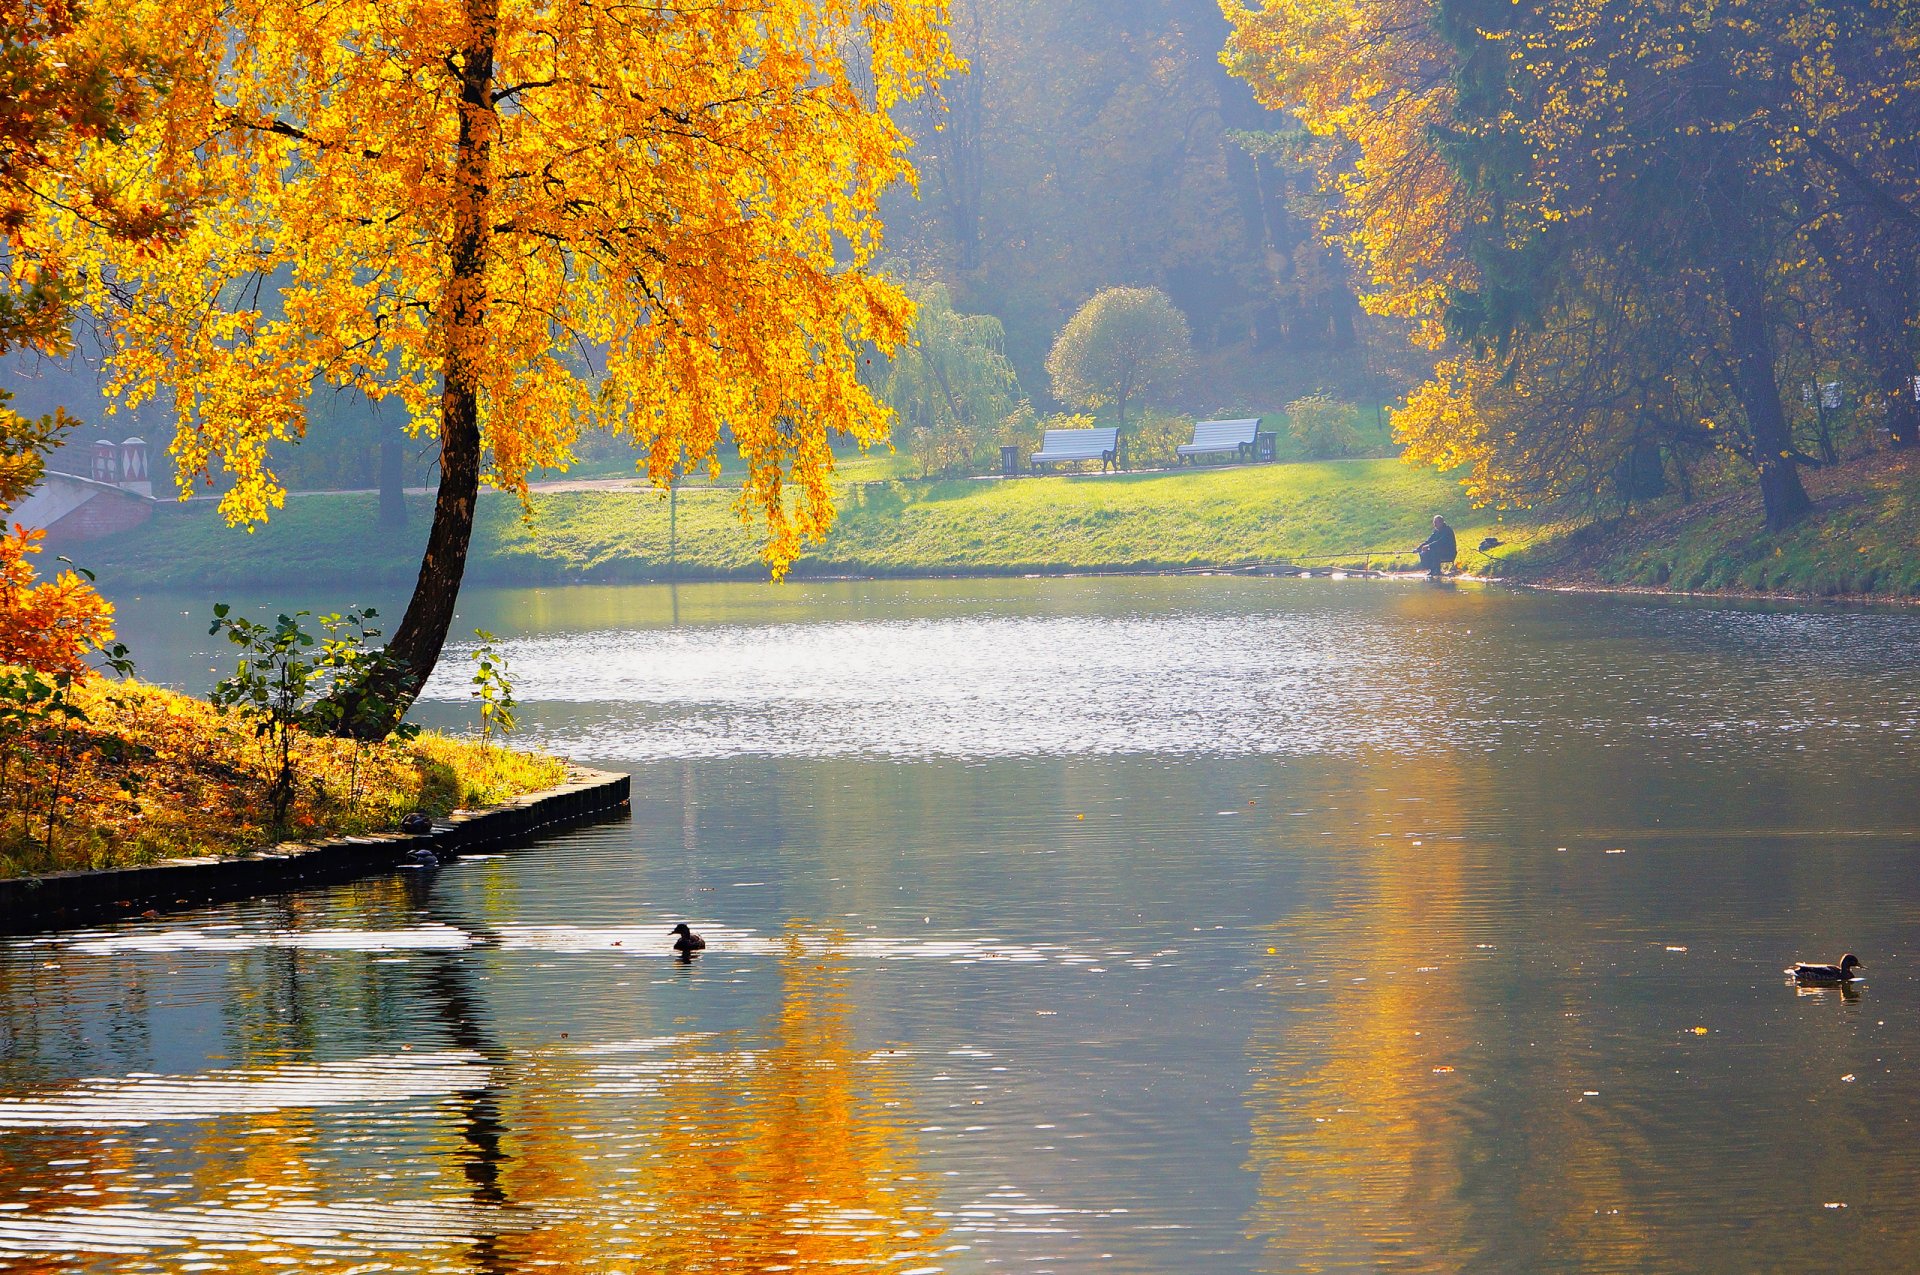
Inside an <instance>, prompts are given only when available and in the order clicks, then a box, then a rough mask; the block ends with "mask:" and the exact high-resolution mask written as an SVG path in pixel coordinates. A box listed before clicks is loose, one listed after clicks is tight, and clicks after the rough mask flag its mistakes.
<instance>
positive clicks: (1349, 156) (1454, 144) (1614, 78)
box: [1226, 0, 1920, 527]
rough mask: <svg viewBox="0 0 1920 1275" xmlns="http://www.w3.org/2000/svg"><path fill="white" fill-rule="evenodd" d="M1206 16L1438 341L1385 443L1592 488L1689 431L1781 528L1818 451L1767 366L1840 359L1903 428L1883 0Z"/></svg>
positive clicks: (1250, 11) (1529, 3) (1346, 236)
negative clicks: (1312, 157) (1225, 20)
mask: <svg viewBox="0 0 1920 1275" xmlns="http://www.w3.org/2000/svg"><path fill="white" fill-rule="evenodd" d="M1229 16H1230V18H1231V20H1232V22H1233V24H1234V28H1235V30H1234V36H1233V39H1232V41H1231V42H1230V43H1229V46H1228V50H1227V55H1226V56H1227V58H1228V60H1229V62H1230V63H1231V65H1232V66H1233V67H1234V68H1235V70H1236V71H1237V72H1238V73H1239V74H1241V75H1243V76H1245V77H1246V78H1247V79H1248V81H1249V83H1251V84H1252V85H1253V86H1254V87H1255V89H1256V91H1257V92H1259V93H1260V94H1261V96H1262V98H1263V100H1265V101H1267V102H1268V103H1269V104H1270V105H1286V106H1288V107H1290V108H1292V109H1294V110H1296V111H1298V112H1299V114H1300V116H1301V118H1302V120H1303V121H1304V122H1305V123H1306V125H1307V127H1308V128H1309V129H1311V130H1313V131H1314V132H1316V133H1317V134H1319V135H1322V136H1324V137H1327V138H1329V139H1331V140H1332V141H1333V142H1334V143H1335V145H1334V146H1332V147H1330V148H1329V150H1328V151H1327V152H1326V166H1325V169H1324V173H1323V175H1324V179H1325V181H1326V183H1327V184H1328V186H1329V187H1330V188H1331V189H1333V190H1335V191H1336V192H1337V193H1338V194H1339V196H1340V204H1339V206H1338V208H1337V209H1336V210H1335V212H1334V213H1333V215H1332V216H1331V218H1330V220H1329V225H1328V229H1329V231H1330V232H1332V233H1334V234H1336V235H1337V236H1338V237H1339V238H1340V240H1341V242H1343V243H1344V244H1345V245H1346V246H1347V247H1348V248H1349V249H1350V250H1351V251H1352V252H1353V253H1354V254H1355V255H1356V256H1357V257H1358V258H1359V259H1360V260H1361V261H1362V262H1363V264H1364V266H1365V268H1366V270H1367V273H1368V275H1369V278H1370V281H1371V287H1370V291H1369V295H1368V297H1367V304H1368V305H1369V306H1370V307H1372V308H1373V309H1375V310H1376V311H1378V312H1382V313H1390V314H1396V315H1400V316H1403V317H1405V318H1407V319H1409V320H1411V321H1412V322H1414V323H1415V324H1416V325H1417V330H1418V332H1419V333H1420V335H1421V336H1422V337H1423V338H1424V339H1425V340H1427V341H1428V342H1429V343H1430V344H1432V345H1434V346H1435V347H1438V348H1443V349H1444V351H1445V357H1444V359H1443V361H1442V363H1441V365H1440V369H1439V372H1438V374H1437V375H1436V376H1435V378H1434V379H1433V380H1432V381H1431V382H1430V383H1429V384H1428V385H1426V386H1425V387H1424V388H1422V389H1421V390H1420V391H1419V392H1418V393H1416V394H1415V395H1414V396H1413V398H1412V400H1411V401H1410V402H1409V404H1408V407H1407V409H1406V410H1405V411H1403V412H1400V413H1397V414H1396V416H1395V424H1396V427H1397V429H1398V430H1399V432H1400V434H1401V436H1402V438H1403V439H1404V440H1405V441H1406V442H1407V444H1408V448H1409V454H1410V456H1412V457H1414V458H1416V459H1421V460H1428V461H1432V462H1433V463H1435V464H1438V465H1441V466H1453V465H1457V464H1463V463H1464V464H1468V465H1470V466H1471V475H1472V476H1471V479H1470V483H1471V486H1472V488H1473V490H1474V493H1475V495H1476V496H1477V497H1478V498H1480V499H1482V500H1490V501H1521V502H1528V501H1533V500H1537V499H1541V498H1553V497H1557V496H1561V495H1566V494H1569V493H1578V492H1588V493H1591V492H1592V491H1594V490H1595V489H1596V486H1597V485H1598V479H1599V477H1600V476H1603V475H1606V474H1608V473H1610V472H1613V471H1614V470H1615V469H1616V468H1617V467H1618V465H1619V463H1620V462H1621V460H1622V459H1623V458H1624V457H1627V456H1629V455H1632V454H1634V453H1636V452H1639V451H1642V450H1644V449H1645V448H1647V447H1656V448H1660V449H1664V450H1666V451H1667V452H1668V453H1669V455H1670V456H1672V457H1673V459H1674V461H1675V463H1676V464H1679V463H1682V461H1683V458H1684V457H1685V456H1686V455H1688V454H1692V455H1696V456H1697V455H1699V454H1702V453H1705V452H1710V451H1717V452H1720V453H1722V454H1725V455H1729V456H1734V457H1738V458H1739V459H1740V460H1741V461H1742V462H1744V464H1745V465H1746V466H1748V467H1749V469H1750V472H1751V473H1753V474H1754V475H1755V476H1756V478H1757V480H1758V483H1759V486H1760V489H1761V492H1762V495H1763V496H1764V497H1765V503H1766V510H1767V519H1768V522H1769V524H1770V525H1772V526H1775V527H1778V526H1782V525H1785V524H1786V523H1788V522H1791V521H1793V520H1794V519H1796V518H1798V517H1799V516H1800V515H1801V514H1803V513H1804V512H1805V511H1806V510H1807V509H1808V508H1809V502H1808V500H1807V496H1806V493H1805V490H1804V489H1803V487H1802V486H1801V482H1800V477H1799V472H1798V471H1799V468H1800V467H1801V466H1802V465H1805V464H1809V463H1820V458H1818V457H1815V456H1812V455H1811V454H1809V452H1808V450H1807V447H1808V442H1807V440H1806V438H1805V436H1804V430H1802V432H1801V433H1798V434H1797V433H1796V424H1795V421H1794V419H1793V416H1792V413H1791V411H1790V409H1789V407H1788V405H1787V401H1786V396H1784V395H1783V394H1782V393H1781V382H1782V380H1783V378H1784V377H1786V376H1788V375H1790V374H1791V373H1790V371H1789V369H1790V368H1791V367H1793V366H1796V365H1797V364H1796V361H1798V365H1803V364H1805V363H1806V362H1807V360H1809V359H1813V360H1816V361H1817V360H1819V359H1821V358H1828V357H1838V358H1842V359H1845V360H1848V361H1849V362H1851V363H1853V364H1855V365H1856V366H1858V367H1859V369H1860V371H1861V374H1862V377H1863V379H1867V380H1872V381H1874V382H1877V384H1878V385H1879V386H1880V392H1879V393H1877V394H1876V395H1875V396H1874V399H1873V402H1872V405H1871V406H1872V408H1873V411H1874V413H1875V414H1876V416H1877V417H1878V418H1879V419H1880V420H1882V421H1883V422H1884V424H1885V427H1886V428H1887V429H1888V430H1889V431H1890V432H1891V433H1892V436H1893V438H1894V439H1895V440H1896V441H1901V442H1904V441H1911V439H1912V438H1913V437H1914V434H1915V423H1914V420H1913V410H1912V406H1911V391H1912V384H1913V382H1912V379H1911V376H1912V372H1913V370H1914V367H1913V356H1912V347H1911V336H1910V333H1911V326H1910V325H1911V323H1912V320H1913V318H1914V317H1915V314H1914V306H1913V296H1914V292H1913V286H1912V279H1913V270H1914V248H1915V244H1916V240H1915V238H1914V237H1913V234H1912V230H1913V226H1914V224H1915V223H1914V213H1913V211H1912V210H1913V209H1914V208H1915V207H1916V206H1920V205H1916V203H1915V202H1914V196H1915V194H1916V187H1915V174H1914V170H1913V168H1912V165H1911V164H1906V165H1904V166H1903V165H1902V164H1901V163H1900V162H1899V161H1898V160H1896V159H1895V158H1894V156H1895V155H1896V154H1897V153H1899V152H1900V148H1901V147H1902V146H1909V147H1910V146H1911V144H1912V142H1913V139H1914V138H1915V136H1916V131H1915V119H1914V111H1915V105H1916V101H1920V98H1916V94H1915V91H1914V90H1915V88H1916V83H1915V72H1914V70H1913V65H1914V62H1913V57H1912V52H1913V50H1914V47H1915V40H1916V37H1917V35H1920V33H1917V32H1916V31H1915V29H1914V28H1913V26H1912V23H1911V21H1910V18H1908V17H1907V16H1906V13H1905V9H1904V7H1903V6H1902V5H1901V4H1899V3H1898V2H1897V0H1869V2H1868V3H1863V4H1844V5H1842V4H1834V3H1828V2H1827V0H1790V2H1789V3H1779V2H1777V0H1729V2H1728V3H1724V4H1718V5H1714V6H1711V7H1707V8H1703V7H1701V6H1698V5H1693V4H1689V3H1685V2H1684V0H1649V2H1646V3H1635V2H1631V0H1517V2H1508V0H1502V2H1500V3H1495V2H1494V0H1356V2H1355V3H1347V4H1340V5H1320V4H1303V3H1295V2H1293V0H1268V2H1267V3H1264V4H1261V5H1259V6H1252V5H1242V4H1233V5H1231V6H1230V7H1229ZM1908 153H1909V154H1910V151H1909V152H1908ZM1849 274H1851V275H1853V276H1856V277H1859V278H1860V279H1861V283H1860V285H1859V286H1858V287H1857V288H1853V289H1836V288H1835V286H1834V285H1835V281H1836V280H1838V279H1842V278H1844V277H1847V276H1848V275H1849ZM1869 281H1872V282H1869ZM1843 294H1851V297H1852V298H1853V299H1852V301H1851V302H1848V301H1841V300H1839V299H1838V298H1839V297H1840V296H1841V295H1843ZM1816 342H1819V343H1824V344H1825V346H1826V347H1827V348H1826V349H1824V350H1815V349H1813V348H1812V347H1813V345H1814V344H1815V343H1816Z"/></svg>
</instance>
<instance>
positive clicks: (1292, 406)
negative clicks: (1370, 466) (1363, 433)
mask: <svg viewBox="0 0 1920 1275" xmlns="http://www.w3.org/2000/svg"><path fill="white" fill-rule="evenodd" d="M1353 416H1354V413H1353V404H1351V403H1342V402H1340V401H1339V400H1338V399H1336V398H1334V397H1333V396H1332V395H1329V394H1309V395H1307V396H1306V397H1305V398H1298V399H1295V400H1294V401H1293V402H1291V403H1289V404H1287V428H1288V429H1289V430H1290V431H1291V432H1292V434H1293V438H1294V441H1295V442H1296V443H1298V444H1299V446H1300V450H1301V453H1302V454H1303V455H1305V456H1308V457H1310V458H1312V459H1314V460H1335V459H1338V458H1339V457H1342V456H1351V455H1353V454H1354V453H1355V452H1357V451H1359V450H1360V449H1361V447H1362V446H1364V442H1363V440H1362V439H1361V437H1360V431H1359V429H1358V428H1357V427H1356V426H1355V425H1354V420H1353Z"/></svg>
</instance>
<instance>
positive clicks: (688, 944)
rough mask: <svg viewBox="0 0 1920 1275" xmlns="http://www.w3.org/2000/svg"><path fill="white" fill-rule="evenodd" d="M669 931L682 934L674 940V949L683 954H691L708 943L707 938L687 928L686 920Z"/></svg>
mask: <svg viewBox="0 0 1920 1275" xmlns="http://www.w3.org/2000/svg"><path fill="white" fill-rule="evenodd" d="M667 933H669V934H678V935H679V936H680V937H679V938H677V939H675V940H674V941H673V950H674V951H676V952H678V953H680V955H682V956H691V955H693V954H694V953H695V952H698V951H700V950H701V949H702V948H704V947H706V945H707V941H706V940H705V939H703V938H701V937H700V936H699V935H698V934H695V933H694V932H693V931H692V930H689V929H688V928H687V923H686V922H685V921H682V922H680V924H678V925H676V926H674V927H673V928H672V929H671V930H668V931H667Z"/></svg>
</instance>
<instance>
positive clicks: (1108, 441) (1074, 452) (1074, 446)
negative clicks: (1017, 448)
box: [1027, 429, 1127, 474]
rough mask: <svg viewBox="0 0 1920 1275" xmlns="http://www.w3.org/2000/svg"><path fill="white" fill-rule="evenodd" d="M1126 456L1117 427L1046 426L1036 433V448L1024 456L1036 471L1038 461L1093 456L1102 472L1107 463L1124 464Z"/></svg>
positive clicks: (1048, 462)
mask: <svg viewBox="0 0 1920 1275" xmlns="http://www.w3.org/2000/svg"><path fill="white" fill-rule="evenodd" d="M1126 459H1127V453H1126V451H1125V449H1123V448H1122V447H1121V445H1120V431H1119V430H1118V429H1050V430H1048V431H1047V432H1046V433H1044V434H1042V435H1041V436H1040V450H1039V451H1037V452H1035V453H1034V454H1033V455H1032V456H1029V457H1028V458H1027V460H1028V463H1029V464H1031V465H1032V466H1033V472H1034V473H1036V474H1037V473H1039V472H1040V466H1042V465H1053V464H1065V463H1066V462H1067V461H1071V460H1097V461H1099V462H1100V472H1101V473H1103V474H1104V473H1106V472H1107V466H1108V465H1112V466H1113V467H1114V469H1115V470H1119V469H1123V468H1125V466H1126Z"/></svg>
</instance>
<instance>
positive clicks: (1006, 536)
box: [74, 460, 1513, 589]
mask: <svg viewBox="0 0 1920 1275" xmlns="http://www.w3.org/2000/svg"><path fill="white" fill-rule="evenodd" d="M733 501H734V493H733V492H731V491H721V490H713V489H691V490H687V491H683V492H681V493H680V494H679V496H678V497H677V498H676V499H675V500H674V501H673V502H672V504H671V507H670V505H669V501H668V500H667V498H666V497H665V496H664V495H662V494H661V493H658V492H655V491H651V490H647V489H640V488H618V489H596V490H564V491H542V492H538V493H536V494H535V496H534V502H533V511H532V516H531V518H523V517H522V514H521V510H520V508H519V506H518V505H517V504H516V503H515V502H514V501H512V500H511V499H509V498H506V497H502V496H500V495H498V494H495V493H490V494H488V495H487V496H486V497H484V498H483V499H482V501H481V506H480V511H479V517H478V519H477V522H476V527H475V533H474V544H473V552H472V557H471V559H470V562H469V568H468V579H469V580H470V581H472V582H474V583H489V584H548V583H565V582H574V581H642V580H659V579H668V578H678V579H726V578H758V577H762V576H764V575H765V573H766V568H765V566H764V565H763V564H762V563H761V561H760V559H759V556H758V545H757V543H756V542H755V540H754V538H753V536H752V534H751V533H750V531H749V530H748V529H747V528H744V527H742V526H741V524H740V522H739V521H738V519H737V518H736V517H735V515H734V511H733ZM409 512H410V519H409V523H408V527H407V529H406V530H404V531H402V532H397V533H395V532H386V531H381V530H380V529H378V528H377V527H376V526H375V523H374V516H375V501H374V497H373V496H371V495H360V494H342V495H302V496H295V497H292V498H290V499H289V500H288V502H287V507H286V508H285V509H283V510H281V511H280V512H279V513H277V514H275V515H274V518H273V521H272V522H270V523H268V524H267V525H266V526H264V527H261V528H259V529H257V530H256V531H254V532H252V533H247V532H242V531H236V530H233V529H230V528H228V527H226V526H224V525H223V524H222V523H221V522H220V520H219V519H218V517H217V516H216V515H215V513H214V511H213V509H212V508H211V506H210V505H209V504H205V503H200V502H196V503H194V504H190V505H185V506H178V507H165V508H163V509H162V510H161V511H160V515H159V516H158V517H157V518H156V519H155V520H154V521H153V523H151V524H149V526H147V527H144V528H141V529H140V530H138V531H136V532H132V533H129V534H126V535H123V536H119V537H116V538H114V539H112V540H107V541H101V542H98V543H96V544H93V545H89V546H86V547H85V549H84V550H83V551H81V552H79V553H77V554H75V555H74V556H75V557H77V558H78V559H80V560H81V561H82V562H83V563H84V564H85V565H87V566H90V567H93V568H94V569H95V570H97V571H99V572H100V573H101V576H102V579H103V580H104V581H106V582H107V583H109V584H110V585H112V586H114V587H119V588H125V587H147V588H189V589H214V588H242V587H270V586H274V585H280V584H284V583H285V582H286V581H287V580H288V579H289V578H298V579H301V580H305V581H311V582H317V583H319V582H329V581H347V582H356V583H357V582H371V583H389V584H406V583H410V582H411V581H412V579H413V577H414V575H415V574H416V573H417V572H418V570H419V552H420V548H421V545H422V544H423V543H424V540H425V536H426V521H427V517H428V515H429V507H428V502H427V500H426V498H424V497H420V498H415V499H414V500H412V501H411V502H410V510H409ZM1435 513H1445V514H1446V515H1448V517H1449V518H1450V519H1451V520H1452V521H1453V522H1454V525H1455V526H1456V527H1457V528H1459V529H1460V539H1461V542H1462V544H1463V545H1471V544H1474V543H1476V542H1477V541H1478V539H1479V538H1480V536H1481V535H1482V534H1484V533H1485V532H1486V531H1487V530H1488V528H1489V525H1490V524H1491V522H1492V518H1491V516H1490V515H1486V514H1472V513H1470V511H1468V510H1467V508H1466V502H1465V500H1464V499H1463V498H1462V496H1461V493H1460V489H1459V487H1458V486H1457V485H1456V484H1454V483H1453V482H1452V481H1450V480H1448V479H1446V478H1444V477H1442V476H1440V475H1437V474H1434V473H1432V472H1430V471H1426V470H1417V469H1412V468H1409V467H1408V466H1406V465H1403V464H1401V463H1400V462H1398V461H1392V460H1370V461H1336V462H1326V463H1320V464H1298V465H1255V466H1242V467H1222V468H1216V469H1202V470H1198V471H1195V470H1186V471H1174V472H1165V473H1149V474H1123V475H1110V476H1101V475H1093V474H1088V475H1060V476H1048V477H1041V478H1018V479H1009V480H993V479H989V480H954V481H947V482H933V483H920V482H884V483H869V484H861V485H858V486H849V487H848V488H846V489H844V490H843V491H842V492H841V493H840V517H839V519H838V520H837V522H836V524H835V527H834V530H833V533H832V535H831V536H830V537H829V538H828V540H827V542H826V543H825V544H823V545H821V546H819V547H818V548H817V549H816V550H815V551H814V552H812V553H810V554H809V555H807V557H806V558H804V559H803V560H802V561H801V562H799V563H798V564H796V566H795V568H794V572H795V574H796V575H799V576H808V575H814V576H818V575H875V576H887V575H896V576H911V575H950V574H951V575H967V574H1017V573H1023V572H1051V571H1101V570H1155V569H1168V568H1181V567H1193V566H1204V565H1230V564H1237V563H1250V562H1274V561H1284V560H1295V559H1300V558H1314V559H1316V560H1318V561H1332V560H1333V557H1330V556H1329V555H1333V556H1342V557H1347V558H1351V559H1353V560H1359V559H1360V558H1364V557H1365V555H1366V551H1368V550H1376V549H1382V548H1386V549H1395V548H1397V549H1401V550H1404V549H1405V548H1407V547H1408V546H1411V545H1412V544H1414V543H1415V542H1417V541H1418V540H1420V539H1421V537H1422V536H1424V535H1425V533H1426V527H1427V523H1428V520H1429V519H1430V518H1431V517H1432V515H1433V514H1435ZM1501 534H1503V535H1504V536H1507V537H1509V538H1511V536H1512V534H1513V533H1512V532H1511V531H1506V530H1503V531H1502V533H1501ZM1470 564H1471V563H1470Z"/></svg>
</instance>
